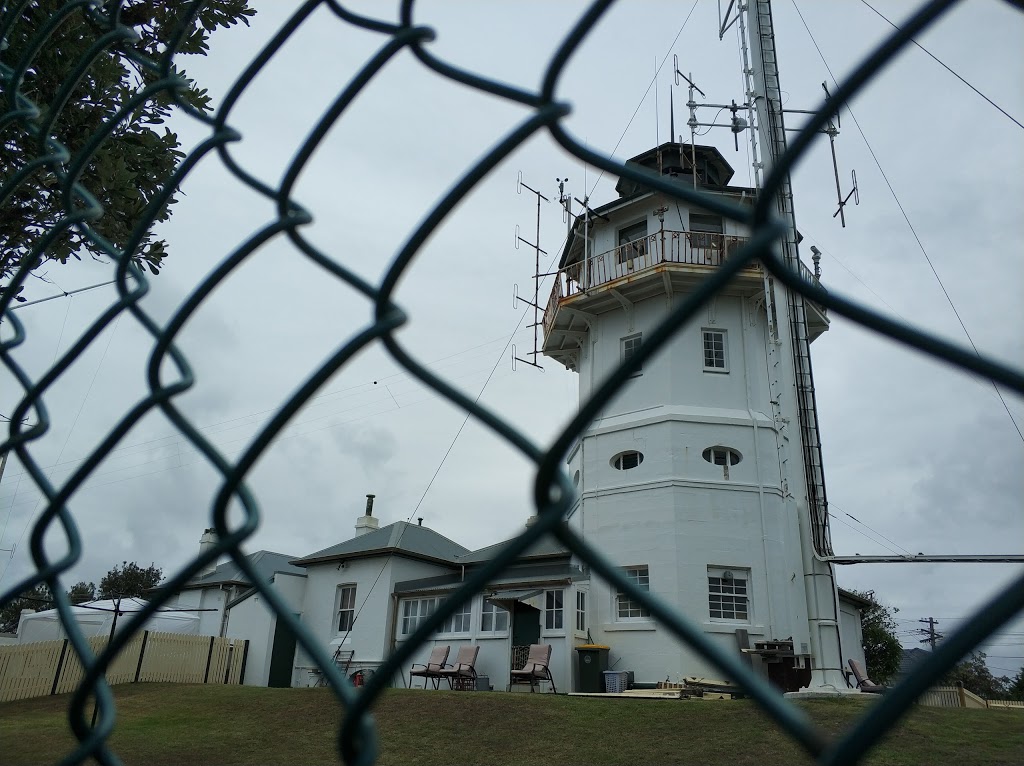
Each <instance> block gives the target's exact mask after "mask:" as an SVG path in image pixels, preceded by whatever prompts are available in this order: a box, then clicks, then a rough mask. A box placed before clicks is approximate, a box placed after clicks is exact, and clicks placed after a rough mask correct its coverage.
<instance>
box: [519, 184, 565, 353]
mask: <svg viewBox="0 0 1024 766" xmlns="http://www.w3.org/2000/svg"><path fill="white" fill-rule="evenodd" d="M566 180H568V179H566ZM523 189H526V190H527V191H528V192H532V193H533V194H535V195H536V197H537V233H536V237H535V239H534V241H533V242H530V241H529V240H528V239H524V238H523V236H522V235H521V234H520V233H519V224H516V233H515V247H516V250H518V249H519V245H520V243H522V244H524V245H526V246H527V247H531V248H533V253H534V271H533V300H532V301H530V300H527V299H526V298H523V297H522V296H521V295H520V294H519V285H513V289H512V305H513V306H518V305H519V304H520V303H525V304H526V305H527V306H533V324H531V325H530V326H531V327H533V351H528V352H527V353H526V356H528V357H530V358H529V359H523V358H522V357H520V356H517V355H516V347H515V346H512V369H513V370H515V369H516V362H522V363H523V364H528V365H530V366H531V367H536V368H537V369H538V370H541V371H542V372H543V370H544V368H543V367H542V366H541V365H539V364H538V363H537V357H538V356H539V355H540V342H539V341H540V339H539V337H538V328H539V327H540V325H541V317H540V311H541V309H540V280H541V278H542V277H546V276H547V274H541V273H540V256H541V253H543V254H544V255H547V251H545V250H542V249H541V247H540V202H541V200H544V201H545V202H550V201H551V200H549V199H548V198H547V197H545V196H544V195H543V194H541V193H540V192H539V191H537V190H536V189H533V188H531V187H530V186H529V185H528V184H525V183H523V173H522V171H519V179H518V180H517V182H516V193H517V194H522V193H523ZM560 191H561V188H560Z"/></svg>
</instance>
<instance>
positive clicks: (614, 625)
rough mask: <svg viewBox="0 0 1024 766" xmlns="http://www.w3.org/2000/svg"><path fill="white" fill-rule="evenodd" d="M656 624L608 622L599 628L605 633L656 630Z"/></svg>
mask: <svg viewBox="0 0 1024 766" xmlns="http://www.w3.org/2000/svg"><path fill="white" fill-rule="evenodd" d="M657 629H658V625H657V623H655V622H653V621H651V622H609V623H605V624H604V625H602V626H601V630H603V631H604V632H606V633H609V632H615V631H618V630H657Z"/></svg>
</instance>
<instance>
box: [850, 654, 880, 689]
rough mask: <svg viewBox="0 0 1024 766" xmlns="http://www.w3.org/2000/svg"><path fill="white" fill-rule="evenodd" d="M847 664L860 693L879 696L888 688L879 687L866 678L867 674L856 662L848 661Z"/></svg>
mask: <svg viewBox="0 0 1024 766" xmlns="http://www.w3.org/2000/svg"><path fill="white" fill-rule="evenodd" d="M849 663H850V670H852V671H853V677H854V678H856V679H857V689H859V690H860V691H862V692H868V693H869V694H881V693H882V692H884V691H886V690H887V689H888V688H889V687H887V686H880V685H879V684H876V683H875V682H874V681H872V680H871V679H870V678H868V674H867V673H866V672H865V670H864V668H862V667H861V666H860V663H859V662H857V660H849Z"/></svg>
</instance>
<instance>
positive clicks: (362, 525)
mask: <svg viewBox="0 0 1024 766" xmlns="http://www.w3.org/2000/svg"><path fill="white" fill-rule="evenodd" d="M374 497H376V495H367V496H366V515H365V516H360V517H359V518H358V519H356V537H360V536H362V535H365V534H367V533H368V532H373V531H374V530H375V529H377V528H378V527H379V526H380V522H379V521H377V519H375V518H373V498H374Z"/></svg>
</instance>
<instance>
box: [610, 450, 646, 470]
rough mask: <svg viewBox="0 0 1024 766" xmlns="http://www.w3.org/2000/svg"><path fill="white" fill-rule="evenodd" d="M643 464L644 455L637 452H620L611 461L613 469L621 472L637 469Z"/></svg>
mask: <svg viewBox="0 0 1024 766" xmlns="http://www.w3.org/2000/svg"><path fill="white" fill-rule="evenodd" d="M642 462H644V453H642V452H637V451H636V450H628V451H626V452H620V453H619V454H618V455H616V456H615V457H613V458H612V460H611V463H612V468H615V469H617V470H619V471H628V470H629V469H630V468H636V467H637V466H638V465H640V464H641V463H642Z"/></svg>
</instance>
